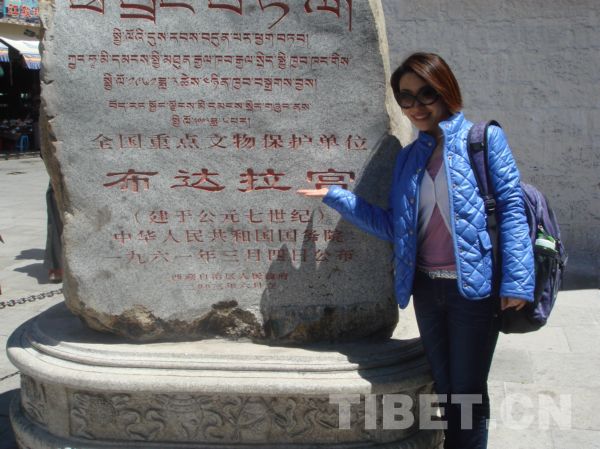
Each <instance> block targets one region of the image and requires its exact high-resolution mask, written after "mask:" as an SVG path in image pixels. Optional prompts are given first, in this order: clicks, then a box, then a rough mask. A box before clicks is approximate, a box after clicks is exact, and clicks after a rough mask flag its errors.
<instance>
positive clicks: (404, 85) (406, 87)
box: [399, 72, 451, 137]
mask: <svg viewBox="0 0 600 449" xmlns="http://www.w3.org/2000/svg"><path fill="white" fill-rule="evenodd" d="M399 88H400V95H401V96H402V94H407V95H405V96H406V98H407V100H410V99H411V96H412V97H413V98H412V100H413V101H412V103H414V104H413V105H412V106H411V107H402V106H401V107H402V111H403V112H404V114H406V116H407V117H408V119H409V120H410V121H411V123H412V124H413V125H415V127H416V128H417V129H418V130H419V131H424V132H426V133H428V134H431V135H433V136H435V137H438V136H439V134H440V128H439V126H438V125H439V123H440V122H441V121H443V120H446V119H447V118H448V117H450V115H451V114H450V111H449V110H448V107H447V106H446V104H445V103H444V100H442V97H440V96H439V94H437V95H436V92H435V91H434V90H433V88H432V87H431V86H429V85H428V84H427V83H426V82H425V80H424V79H423V78H421V77H420V76H419V75H417V74H415V73H413V72H408V73H405V74H404V75H402V78H400V83H399ZM414 97H416V99H415V98H414ZM419 100H423V101H424V102H425V103H430V102H431V104H423V103H421V102H420V101H419ZM432 100H433V101H432ZM407 103H408V104H410V101H408V102H407Z"/></svg>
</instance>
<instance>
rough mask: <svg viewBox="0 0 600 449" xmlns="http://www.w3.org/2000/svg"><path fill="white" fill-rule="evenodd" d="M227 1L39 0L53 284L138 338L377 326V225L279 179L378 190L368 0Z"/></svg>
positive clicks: (316, 333) (94, 315) (377, 77)
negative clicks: (58, 219)
mask: <svg viewBox="0 0 600 449" xmlns="http://www.w3.org/2000/svg"><path fill="white" fill-rule="evenodd" d="M235 3H236V2H233V3H232V4H230V3H214V4H213V3H211V2H208V3H207V2H200V3H197V4H196V3H194V4H191V3H190V4H187V3H185V2H183V3H181V2H180V3H172V4H171V3H155V2H152V5H154V7H153V8H142V7H139V5H138V6H136V5H134V4H129V3H120V4H119V3H116V4H113V3H110V2H92V3H87V2H79V1H74V2H66V1H64V0H60V1H58V0H57V1H56V2H53V3H51V4H49V6H48V7H46V8H45V9H44V11H43V13H42V17H43V20H44V25H45V27H46V32H45V37H44V42H43V48H44V53H43V67H44V72H43V90H42V95H43V100H44V101H43V104H44V109H45V114H46V116H47V118H48V123H47V133H46V138H47V140H48V142H49V146H48V149H47V155H46V159H47V160H48V167H49V170H50V172H51V176H52V180H53V182H54V183H55V184H56V185H57V191H58V192H59V195H58V196H59V199H60V200H61V201H60V202H61V204H62V205H63V210H64V222H65V229H64V234H63V237H64V248H65V271H66V272H65V276H64V281H65V282H64V284H65V298H66V302H67V304H68V305H69V307H70V309H71V310H72V311H73V312H75V313H76V314H78V315H80V316H81V317H82V319H83V320H85V322H86V323H87V324H88V325H89V326H90V327H92V328H94V329H96V330H101V331H107V332H115V333H118V334H120V335H125V336H128V337H130V338H134V339H137V340H140V341H149V340H157V339H185V338H207V337H211V336H216V337H228V338H241V337H246V338H252V339H263V340H264V339H272V340H278V341H288V342H294V343H298V342H302V341H319V340H323V339H325V340H358V339H360V338H362V337H366V336H373V335H380V336H384V337H387V336H389V335H391V331H392V329H393V326H394V324H395V321H396V316H397V306H396V304H395V302H394V300H393V287H392V275H391V263H390V261H391V247H390V245H389V243H387V242H382V241H379V240H377V239H375V238H374V237H370V236H367V235H366V234H364V233H362V232H360V231H358V230H356V228H354V227H352V226H350V225H349V224H348V223H344V222H343V221H341V220H340V217H339V216H338V215H337V214H336V213H335V212H333V211H331V210H330V209H329V208H327V207H325V206H323V205H321V204H320V203H319V202H318V201H315V200H312V199H307V198H304V197H301V196H299V195H297V194H296V190H297V189H301V188H318V187H321V186H330V185H343V186H344V187H347V188H349V189H352V190H354V191H356V192H357V193H359V194H360V195H362V196H364V197H365V198H367V199H368V200H369V201H372V202H374V203H376V204H380V205H385V203H386V201H387V193H386V189H387V186H388V185H389V178H390V171H391V167H392V166H393V160H394V157H395V154H396V152H397V151H398V150H399V145H398V142H397V140H396V139H394V138H393V137H390V133H389V132H390V119H389V117H388V114H387V112H386V106H388V107H389V106H390V105H389V102H387V103H386V92H387V94H389V91H387V90H386V81H387V76H388V75H387V71H386V68H387V62H388V55H387V46H386V43H385V35H384V33H385V26H384V24H383V17H382V10H381V4H380V2H379V1H375V0H370V1H366V0H364V1H360V2H349V1H348V2H336V4H335V5H333V4H331V5H330V4H328V3H327V2H324V3H320V2H312V1H310V2H304V3H299V2H275V3H271V4H269V5H263V4H261V3H260V2H258V5H261V6H260V8H259V7H258V5H257V3H255V2H241V1H240V2H238V6H236V5H234V4H235ZM277 12H279V13H280V14H281V16H277V14H276V13H277ZM276 19H278V20H276ZM90 37H91V38H90ZM399 121H400V122H401V120H399V117H398V116H396V117H395V120H393V121H392V122H394V123H396V124H398V122H399ZM395 134H397V135H401V133H399V132H396V133H395Z"/></svg>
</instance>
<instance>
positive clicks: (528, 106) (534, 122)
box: [382, 0, 600, 287]
mask: <svg viewBox="0 0 600 449" xmlns="http://www.w3.org/2000/svg"><path fill="white" fill-rule="evenodd" d="M382 3H383V7H384V11H385V16H386V24H387V31H388V41H389V44H390V55H391V66H392V69H393V68H394V67H395V66H396V65H397V64H399V63H400V62H401V61H402V59H403V58H404V57H406V56H408V55H409V54H410V53H412V52H414V51H433V52H436V53H439V54H441V55H442V56H443V57H444V58H445V59H446V60H447V61H448V63H449V64H450V66H451V67H452V68H453V70H454V71H455V73H456V75H457V78H458V81H459V83H460V85H461V88H462V92H463V97H464V103H465V114H466V116H467V118H469V119H471V120H473V121H476V120H487V119H496V120H498V121H499V122H500V123H501V124H502V125H503V127H504V129H505V131H506V132H507V135H508V138H509V143H510V145H511V148H512V150H513V153H514V155H515V157H516V159H517V162H518V163H519V168H520V171H521V175H522V178H523V179H524V180H525V181H528V182H531V183H533V184H536V185H538V186H539V187H541V189H542V190H543V191H544V192H545V193H546V194H547V196H548V198H549V200H550V203H551V206H552V207H553V208H554V209H555V211H556V213H557V216H558V219H559V222H560V225H561V230H562V233H563V240H564V241H565V245H566V247H567V250H568V252H569V256H570V259H569V264H568V267H567V271H566V276H565V281H566V282H565V283H566V285H567V286H571V287H573V286H580V287H581V286H588V287H597V286H598V285H600V258H599V257H598V254H600V239H598V235H600V184H599V177H598V173H599V172H600V143H599V142H600V111H599V106H598V105H599V103H598V98H600V71H598V55H599V52H600V16H599V14H598V11H599V9H598V3H597V2H596V1H594V0H586V1H578V2H572V1H551V2H548V1H542V0H535V1H528V2H516V1H509V2H496V1H491V0H474V1H451V0H447V1H441V2H440V1H433V0H422V1H418V2H414V1H407V0H383V2H382Z"/></svg>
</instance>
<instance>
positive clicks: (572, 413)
mask: <svg viewBox="0 0 600 449" xmlns="http://www.w3.org/2000/svg"><path fill="white" fill-rule="evenodd" d="M47 186H48V176H47V175H46V172H45V169H44V166H43V163H42V161H41V160H40V159H39V158H38V157H33V158H21V159H9V160H0V192H1V196H0V211H1V213H0V235H2V237H3V238H4V241H5V242H6V243H5V244H1V243H0V270H1V271H0V285H1V286H2V295H1V296H0V304H2V302H8V301H9V300H13V299H19V298H29V299H32V298H30V296H31V295H36V297H39V296H43V295H39V294H40V293H43V292H50V291H54V290H56V289H57V288H60V285H56V284H50V283H48V281H47V276H46V272H45V270H44V268H43V266H42V262H43V254H44V247H45V241H46V203H45V192H46V188H47ZM34 299H35V298H34ZM62 299H63V298H62V296H61V295H60V294H58V295H54V296H52V297H50V298H43V299H36V300H35V301H32V302H25V303H24V304H16V305H14V306H11V307H8V306H6V307H4V308H1V307H2V305H0V346H1V347H2V348H4V346H5V345H6V340H7V338H8V336H9V335H10V334H11V332H12V331H13V330H14V329H15V328H16V327H17V326H18V325H19V324H21V323H22V322H24V321H25V320H27V319H29V318H31V317H33V316H35V315H37V314H38V313H40V312H41V311H42V310H44V309H46V308H48V307H50V306H52V305H54V304H56V303H58V302H59V301H61V300H62ZM402 315H403V317H404V319H403V320H402V323H401V326H400V328H399V333H400V334H401V335H408V334H412V333H414V332H415V328H414V322H413V320H412V312H411V311H406V312H403V314H402ZM490 386H491V396H492V403H493V417H494V422H493V423H492V430H491V432H490V444H489V448H490V449H588V448H589V449H595V448H599V449H600V413H599V412H598V411H597V404H599V403H600V292H599V291H598V290H574V291H567V292H562V293H561V294H560V295H559V299H558V305H557V307H556V309H555V312H554V314H553V315H552V317H551V321H550V323H549V324H548V326H547V327H545V328H544V329H542V330H541V331H539V332H536V333H533V334H530V335H511V336H506V335H502V336H501V338H500V342H499V344H498V349H497V352H496V356H495V359H494V364H493V367H492V373H491V382H490ZM18 388H19V376H18V373H17V370H16V368H15V367H13V366H12V365H11V364H10V362H9V361H8V359H7V357H6V354H5V351H4V350H0V449H14V447H15V446H14V440H13V438H12V432H11V431H10V426H9V424H8V417H7V414H8V404H9V402H10V399H11V397H13V396H14V395H16V394H18Z"/></svg>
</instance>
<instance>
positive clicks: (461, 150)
mask: <svg viewBox="0 0 600 449" xmlns="http://www.w3.org/2000/svg"><path fill="white" fill-rule="evenodd" d="M471 126H472V123H471V122H469V121H467V120H466V119H465V118H464V115H463V114H462V113H457V114H455V115H453V116H452V117H450V118H449V120H447V121H444V122H441V123H440V128H441V129H442V131H443V133H444V150H443V152H444V158H445V162H446V163H445V164H444V166H445V167H446V175H447V178H448V191H449V195H450V216H451V220H450V222H451V224H452V226H451V228H452V233H451V234H452V238H453V242H454V255H455V259H456V266H457V274H458V288H459V290H460V293H461V295H462V296H464V297H465V298H468V299H473V300H477V299H483V298H486V297H488V296H489V295H490V294H491V291H492V244H491V241H490V237H489V234H488V232H487V228H486V216H485V210H484V205H483V201H482V199H481V197H480V196H479V194H478V189H477V182H476V181H475V177H474V175H473V171H472V170H471V164H470V163H469V156H468V153H467V134H468V131H469V129H470V127H471ZM488 139H489V144H488V147H489V159H490V175H491V180H492V182H493V185H494V191H495V193H496V202H497V205H496V210H497V218H498V226H499V235H500V243H499V254H500V257H501V263H502V267H501V273H502V277H501V280H500V296H506V297H512V298H520V299H525V300H528V301H533V289H534V284H535V277H534V268H533V251H532V246H531V240H530V238H529V228H528V225H527V220H526V217H525V211H524V204H523V197H522V192H521V188H520V185H519V172H518V170H517V167H516V165H515V161H514V159H513V156H512V153H511V151H510V148H509V146H508V143H507V141H506V137H505V135H504V133H503V131H502V129H501V128H498V127H495V126H494V127H492V128H490V131H489V136H488ZM435 146H436V144H435V139H434V138H433V137H432V136H430V135H429V134H426V133H423V132H421V133H419V136H418V138H417V140H415V141H414V142H412V143H411V144H410V145H408V146H407V147H406V148H404V149H402V150H401V151H400V152H399V153H398V156H397V159H396V165H395V169H394V176H393V181H392V187H391V189H390V199H389V207H388V209H387V210H384V209H382V208H380V207H378V206H375V205H372V204H370V203H368V202H366V201H365V200H363V199H362V198H360V197H358V196H356V195H355V194H354V193H352V192H350V191H348V190H344V189H341V188H339V187H332V188H331V189H330V190H329V193H328V194H327V195H326V196H325V198H324V199H323V202H324V203H325V204H327V205H328V206H330V207H332V208H334V209H335V210H337V211H338V212H339V213H340V214H341V215H342V216H343V217H344V218H345V219H346V220H348V221H350V222H351V223H353V224H354V225H356V226H358V227H359V228H360V229H362V230H364V231H366V232H368V233H370V234H373V235H375V236H376V237H379V238H381V239H384V240H388V241H391V242H392V243H393V245H394V268H395V291H396V299H397V301H398V303H399V305H400V307H401V308H405V307H406V306H407V305H408V302H409V299H410V295H411V293H412V285H413V279H414V275H415V262H416V259H417V244H418V243H417V233H418V232H417V223H418V216H417V214H418V206H419V205H418V201H419V188H420V185H421V179H422V177H423V174H424V170H425V169H426V166H427V162H428V160H429V157H430V156H431V154H432V152H433V149H434V148H435Z"/></svg>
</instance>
